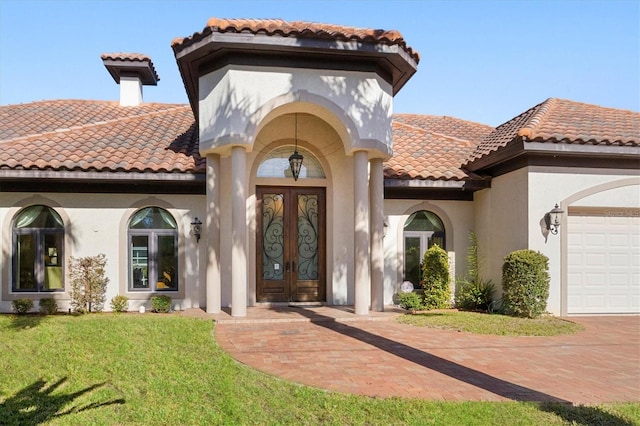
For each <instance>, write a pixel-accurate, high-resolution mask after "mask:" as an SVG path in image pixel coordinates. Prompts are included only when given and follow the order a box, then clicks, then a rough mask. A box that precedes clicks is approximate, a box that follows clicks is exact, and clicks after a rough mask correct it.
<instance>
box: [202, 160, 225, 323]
mask: <svg viewBox="0 0 640 426" xmlns="http://www.w3.org/2000/svg"><path fill="white" fill-rule="evenodd" d="M206 179H207V181H206V185H207V208H206V215H207V216H206V218H205V220H204V229H203V230H202V231H203V232H204V243H205V245H204V248H205V250H206V253H207V257H206V258H207V266H206V271H207V272H206V274H207V275H206V279H205V282H206V292H207V313H208V314H217V313H219V312H220V305H221V300H220V299H221V296H220V291H221V288H220V184H219V182H218V181H219V179H220V156H219V155H207V177H206Z"/></svg>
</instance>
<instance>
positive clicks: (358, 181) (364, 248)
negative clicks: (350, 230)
mask: <svg viewBox="0 0 640 426" xmlns="http://www.w3.org/2000/svg"><path fill="white" fill-rule="evenodd" d="M353 163H354V164H353V180H354V182H353V186H354V197H353V198H354V214H355V239H354V241H355V262H354V263H355V311H356V315H368V314H369V303H370V299H371V279H370V276H369V272H370V269H369V260H370V258H369V256H370V254H369V247H370V246H369V244H370V243H369V171H368V154H367V152H366V151H357V152H355V153H354V154H353Z"/></svg>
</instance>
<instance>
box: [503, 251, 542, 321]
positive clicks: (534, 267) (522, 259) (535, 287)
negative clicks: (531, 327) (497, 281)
mask: <svg viewBox="0 0 640 426" xmlns="http://www.w3.org/2000/svg"><path fill="white" fill-rule="evenodd" d="M549 281H550V278H549V259H548V258H547V257H546V256H545V255H543V254H542V253H540V252H537V251H534V250H517V251H514V252H512V253H510V254H509V255H507V256H506V257H505V258H504V264H503V265H502V289H503V290H504V295H503V299H504V303H505V306H506V312H507V313H508V314H510V315H513V316H518V317H527V318H536V317H539V316H540V315H542V314H543V313H544V312H545V311H546V309H547V299H548V298H549Z"/></svg>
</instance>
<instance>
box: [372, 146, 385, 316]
mask: <svg viewBox="0 0 640 426" xmlns="http://www.w3.org/2000/svg"><path fill="white" fill-rule="evenodd" d="M383 186H384V176H383V170H382V160H381V159H379V158H375V159H373V160H371V162H370V163H369V197H370V200H371V310H373V311H378V312H382V311H384V282H383V279H384V248H383V244H382V237H383V235H382V229H383V223H384V188H383Z"/></svg>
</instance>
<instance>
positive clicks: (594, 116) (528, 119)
mask: <svg viewBox="0 0 640 426" xmlns="http://www.w3.org/2000/svg"><path fill="white" fill-rule="evenodd" d="M518 137H524V138H525V140H526V142H543V143H566V144H591V145H615V146H638V144H640V113H637V112H633V111H627V110H621V109H615V108H605V107H602V106H599V105H591V104H585V103H580V102H574V101H570V100H565V99H557V98H549V99H547V100H546V101H544V102H542V103H540V104H538V105H536V106H534V107H533V108H531V109H529V110H528V111H525V112H523V113H522V114H520V115H518V116H517V117H515V118H513V119H511V120H510V121H508V122H506V123H504V124H501V125H500V126H498V127H497V128H496V129H495V130H494V131H493V132H492V133H490V134H488V135H486V136H485V137H483V138H482V140H481V141H480V144H479V145H478V147H477V149H476V150H475V151H474V152H473V153H472V155H471V156H470V157H469V159H468V162H473V161H474V160H477V159H479V158H482V157H485V156H487V155H489V154H491V153H492V152H495V151H497V150H499V149H501V148H504V147H506V146H507V145H508V144H509V143H510V142H511V141H513V140H516V139H517V138H518Z"/></svg>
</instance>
